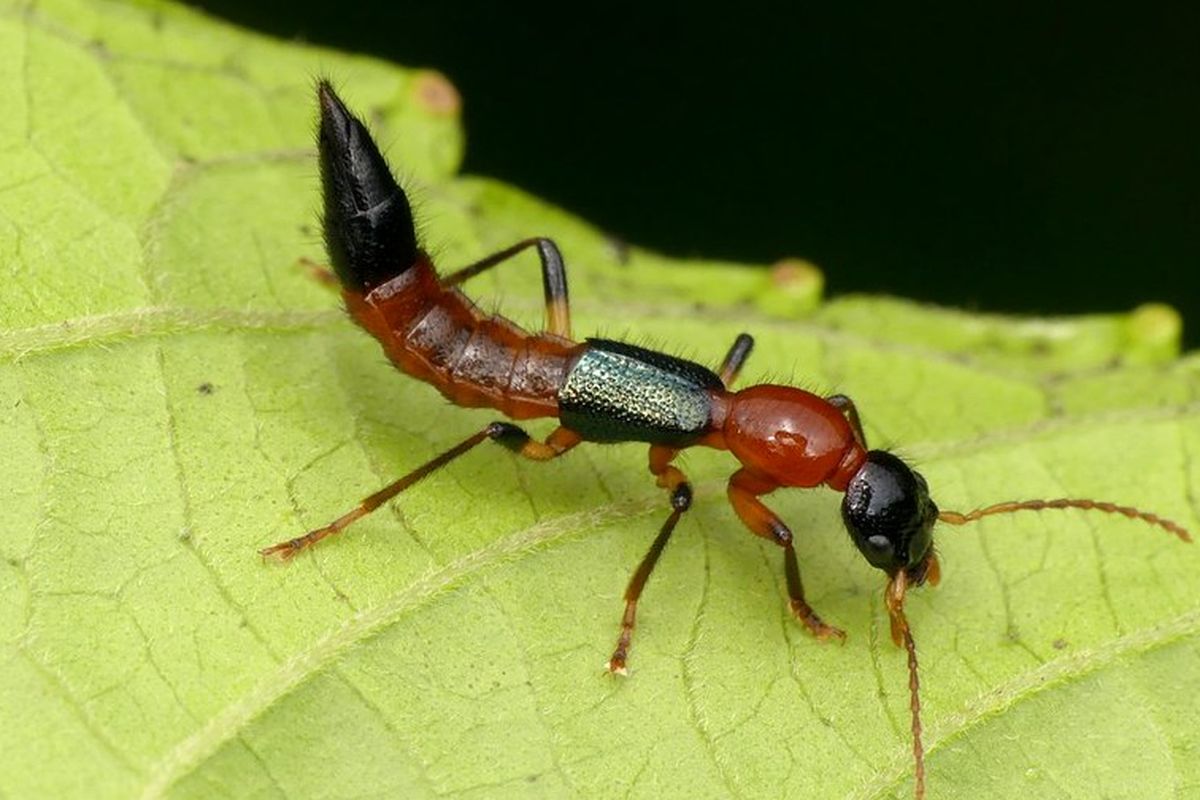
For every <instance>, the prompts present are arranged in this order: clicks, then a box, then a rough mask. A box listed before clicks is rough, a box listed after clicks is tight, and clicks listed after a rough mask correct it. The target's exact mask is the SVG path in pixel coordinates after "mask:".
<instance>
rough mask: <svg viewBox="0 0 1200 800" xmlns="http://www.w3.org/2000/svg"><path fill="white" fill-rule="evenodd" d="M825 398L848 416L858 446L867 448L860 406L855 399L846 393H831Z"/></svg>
mask: <svg viewBox="0 0 1200 800" xmlns="http://www.w3.org/2000/svg"><path fill="white" fill-rule="evenodd" d="M825 400H826V402H828V403H829V405H831V406H833V407H834V408H836V409H837V410H838V411H840V412H842V413H843V414H844V415H845V416H846V420H847V421H848V422H849V423H850V430H852V431H853V432H854V438H855V439H857V440H858V446H859V447H861V448H862V449H863V450H866V449H867V437H866V436H865V435H863V429H862V421H861V420H860V419H859V417H858V408H857V407H856V406H855V405H854V401H853V400H851V399H850V398H849V397H847V396H846V395H844V394H831V395H829V397H826V398H825Z"/></svg>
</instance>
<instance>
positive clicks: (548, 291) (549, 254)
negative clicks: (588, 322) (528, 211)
mask: <svg viewBox="0 0 1200 800" xmlns="http://www.w3.org/2000/svg"><path fill="white" fill-rule="evenodd" d="M530 247H536V248H537V254H538V259H539V260H541V262H542V291H543V292H544V294H545V297H546V330H548V331H549V332H550V333H553V334H555V335H556V336H561V337H563V338H564V339H570V338H571V305H570V301H569V300H568V298H567V270H566V267H565V266H563V257H562V253H561V252H559V249H558V246H557V245H556V244H554V242H552V241H551V240H549V239H546V238H543V237H537V238H534V239H524V240H522V241H519V242H517V243H516V244H514V245H512V246H511V247H506V248H505V249H503V250H501V251H500V252H498V253H492V254H491V255H490V256H488V257H486V258H482V259H480V260H479V261H476V262H475V263H474V264H469V265H468V266H465V267H463V268H462V269H460V270H456V271H454V272H451V273H450V274H449V275H446V276H445V277H443V278H442V285H443V286H457V285H458V284H460V283H462V282H463V281H465V280H467V279H468V278H473V277H475V276H476V275H478V274H479V273H481V272H485V271H487V270H489V269H491V268H492V267H494V266H496V265H497V264H499V263H501V262H504V261H507V260H508V259H510V258H512V257H513V256H515V255H516V254H517V253H520V252H521V251H523V250H527V249H528V248H530Z"/></svg>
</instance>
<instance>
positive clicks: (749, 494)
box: [728, 469, 846, 640]
mask: <svg viewBox="0 0 1200 800" xmlns="http://www.w3.org/2000/svg"><path fill="white" fill-rule="evenodd" d="M777 488H778V485H777V484H775V483H773V482H771V481H770V480H767V479H766V478H761V477H759V476H758V475H755V474H754V473H752V472H750V471H749V470H747V469H740V470H738V471H737V472H735V473H734V474H733V477H732V478H730V479H729V489H728V495H729V504H730V505H732V506H733V510H734V511H735V512H737V515H738V518H739V519H741V521H742V523H743V524H745V526H746V527H747V528H749V529H750V532H751V533H753V534H754V535H755V536H761V537H762V538H764V539H767V540H769V541H772V542H774V543H775V544H777V545H779V546H780V547H782V548H783V572H784V576H785V577H786V578H787V592H788V608H790V609H791V612H792V614H793V615H794V616H795V617H796V619H798V620H800V622H801V623H803V625H804V627H806V628H808V630H809V632H811V633H812V635H813V636H816V637H817V638H818V639H831V638H837V639H842V640H844V639H845V638H846V634H845V633H844V632H843V631H842V630H841V629H840V628H835V627H834V626H832V625H828V624H826V623H825V621H824V620H822V619H821V617H820V615H818V614H817V612H815V611H813V609H812V606H810V605H809V604H808V602H807V601H806V600H805V599H804V584H803V583H802V582H801V580H800V565H799V564H798V563H797V561H796V550H795V548H794V547H793V546H792V532H791V530H790V529H789V528H788V526H787V525H785V524H783V520H781V519H780V518H779V517H778V516H776V514H775V512H774V511H772V510H771V509H769V508H767V507H766V506H765V505H763V503H762V501H761V500H759V499H758V497H759V495H764V494H768V493H770V492H773V491H774V490H775V489H777Z"/></svg>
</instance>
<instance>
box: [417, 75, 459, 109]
mask: <svg viewBox="0 0 1200 800" xmlns="http://www.w3.org/2000/svg"><path fill="white" fill-rule="evenodd" d="M412 93H413V97H414V98H415V99H416V102H417V105H418V106H420V107H421V108H423V109H424V110H425V111H428V112H429V113H430V114H433V115H435V116H453V115H456V114H458V112H459V111H460V110H461V109H462V96H461V95H459V93H458V89H456V88H455V87H454V84H453V83H451V82H450V79H449V78H447V77H446V76H445V75H443V74H442V73H440V72H434V71H433V70H422V71H421V72H419V73H417V76H416V77H415V78H414V79H413V88H412Z"/></svg>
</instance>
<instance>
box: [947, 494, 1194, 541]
mask: <svg viewBox="0 0 1200 800" xmlns="http://www.w3.org/2000/svg"><path fill="white" fill-rule="evenodd" d="M1048 508H1079V509H1083V510H1084V511H1103V512H1104V513H1106V514H1120V515H1122V516H1125V517H1129V518H1130V519H1140V520H1141V521H1142V522H1148V523H1150V524H1151V525H1156V526H1158V527H1159V528H1162V529H1163V530H1165V531H1168V532H1170V533H1173V534H1175V535H1176V536H1178V537H1179V538H1180V539H1181V540H1182V541H1185V542H1190V541H1192V535H1191V534H1190V533H1188V530H1187V528H1185V527H1183V526H1182V525H1180V524H1179V523H1178V522H1175V521H1173V520H1169V519H1165V518H1163V517H1160V516H1159V515H1158V514H1155V513H1153V512H1150V511H1142V510H1141V509H1140V508H1134V507H1132V506H1119V505H1117V504H1116V503H1109V502H1107V501H1105V500H1084V499H1077V498H1069V497H1063V498H1059V499H1057V500H1009V501H1008V502H1004V503H996V504H995V505H992V506H987V507H986V508H977V509H975V510H974V511H970V512H968V513H966V514H963V513H961V512H959V511H942V512H940V513H939V514H938V519H939V520H941V521H942V522H945V523H947V524H948V525H966V524H967V523H968V522H974V521H975V520H977V519H980V518H982V517H990V516H991V515H993V514H1011V513H1012V512H1014V511H1043V510H1045V509H1048Z"/></svg>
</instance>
